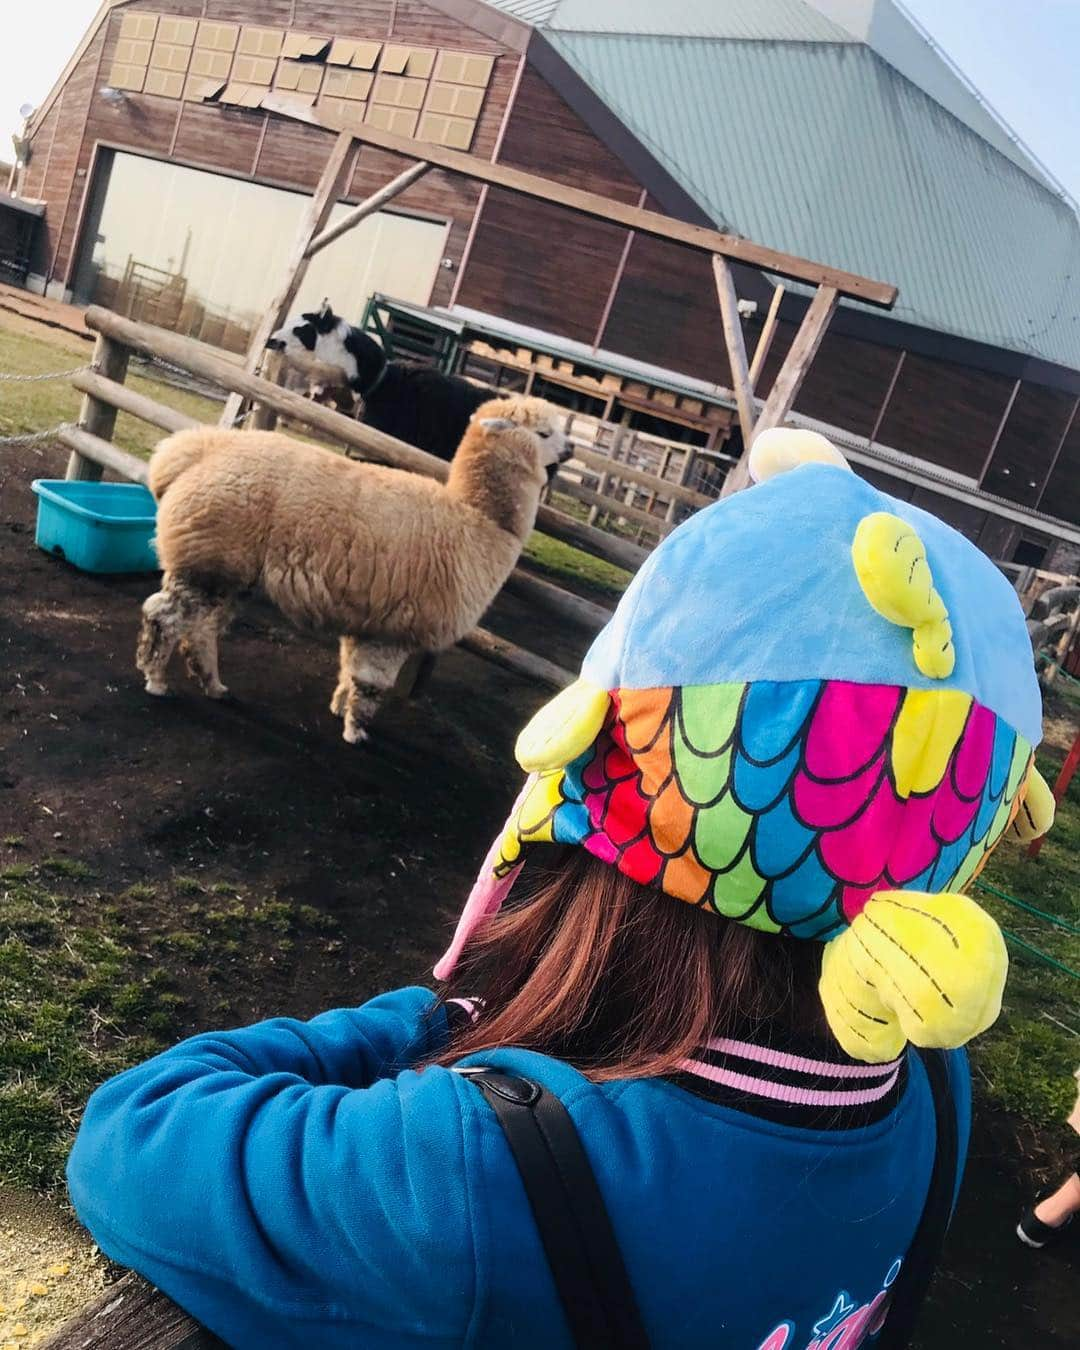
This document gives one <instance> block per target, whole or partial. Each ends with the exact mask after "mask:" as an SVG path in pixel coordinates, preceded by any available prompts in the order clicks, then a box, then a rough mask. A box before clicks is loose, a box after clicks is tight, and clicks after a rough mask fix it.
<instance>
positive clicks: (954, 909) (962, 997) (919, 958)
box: [819, 891, 1009, 1064]
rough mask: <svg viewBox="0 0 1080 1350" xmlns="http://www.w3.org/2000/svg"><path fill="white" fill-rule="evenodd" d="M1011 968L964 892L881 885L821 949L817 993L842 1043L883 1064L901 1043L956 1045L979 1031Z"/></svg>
mask: <svg viewBox="0 0 1080 1350" xmlns="http://www.w3.org/2000/svg"><path fill="white" fill-rule="evenodd" d="M1008 966H1009V958H1008V954H1007V953H1006V950H1005V940H1004V938H1003V937H1002V935H1001V930H1000V929H999V928H998V926H997V924H996V923H995V922H994V920H993V919H992V918H991V917H990V916H989V914H987V913H986V911H985V910H983V909H980V908H979V906H978V905H977V904H976V903H975V902H974V901H973V900H969V899H968V898H967V896H965V895H950V894H945V895H924V894H922V893H920V892H918V891H881V892H879V893H878V894H876V895H875V896H873V898H872V899H871V900H870V901H869V902H868V903H867V905H866V907H865V908H864V909H863V911H862V913H861V914H859V915H858V916H857V917H856V918H855V919H854V921H853V922H852V924H851V926H850V927H849V928H847V929H845V930H844V932H842V933H841V934H840V935H839V936H838V937H836V938H834V939H833V940H832V941H831V942H829V943H828V944H827V945H826V947H825V953H824V956H823V958H822V967H821V982H820V985H819V990H820V993H821V1001H822V1003H823V1004H824V1007H825V1015H826V1017H827V1018H828V1022H829V1026H830V1028H831V1030H832V1033H833V1035H834V1036H835V1037H836V1039H837V1040H838V1041H839V1042H840V1045H841V1046H842V1047H843V1049H844V1050H846V1051H847V1053H848V1054H849V1055H851V1056H852V1057H853V1058H855V1059H861V1060H865V1061H867V1062H868V1063H870V1064H882V1063H884V1062H885V1061H886V1060H890V1059H894V1058H895V1057H896V1056H897V1055H898V1054H899V1053H900V1051H901V1050H902V1049H903V1048H904V1045H905V1044H906V1042H908V1041H911V1042H912V1043H913V1044H914V1045H919V1046H925V1047H937V1048H942V1049H953V1048H955V1047H957V1046H961V1045H963V1044H965V1042H967V1041H969V1040H970V1039H971V1038H972V1036H977V1035H978V1034H979V1032H981V1031H985V1030H986V1028H987V1027H988V1026H990V1025H991V1024H992V1023H993V1022H994V1021H995V1019H996V1018H997V1015H998V1013H999V1012H1000V1011H1001V996H1002V994H1003V992H1004V989H1005V975H1006V972H1007V970H1008Z"/></svg>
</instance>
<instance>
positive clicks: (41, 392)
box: [0, 311, 221, 459]
mask: <svg viewBox="0 0 1080 1350" xmlns="http://www.w3.org/2000/svg"><path fill="white" fill-rule="evenodd" d="M34 327H36V326H35V325H28V324H26V323H25V322H20V321H19V320H18V319H15V318H14V317H13V316H11V315H9V314H7V313H5V312H3V311H0V374H16V375H41V374H44V373H45V372H47V371H60V370H73V369H74V368H75V367H76V366H82V365H87V364H89V362H90V359H91V354H92V352H93V347H92V345H91V343H89V342H83V341H81V340H80V339H78V338H75V337H71V336H70V335H69V334H64V333H55V332H53V331H51V330H48V329H43V330H40V331H41V332H42V333H48V337H44V336H36V335H34V333H33V332H32V331H30V330H32V329H33V328H34ZM127 383H128V384H129V385H130V386H131V388H132V389H135V390H137V391H138V392H139V393H140V394H146V395H147V396H148V397H150V398H153V399H156V400H157V401H158V402H159V403H164V404H167V405H168V406H169V407H170V408H175V409H177V410H179V411H180V412H186V413H188V414H189V415H190V416H192V417H197V418H199V419H200V420H202V421H216V420H217V418H218V415H219V413H220V411H221V405H220V404H219V403H215V402H214V401H213V400H212V399H207V398H203V397H201V396H200V395H198V394H192V393H188V392H187V391H186V390H182V389H175V388H173V386H172V385H169V384H165V383H163V382H162V381H160V380H152V379H147V378H146V377H145V376H142V375H135V374H132V375H129V377H128V379H127ZM0 388H2V389H3V398H2V399H0V436H19V435H23V434H24V433H28V432H38V431H47V430H49V428H51V427H55V426H59V425H60V423H61V422H74V421H75V420H76V418H77V417H78V415H79V404H80V402H81V399H82V395H81V394H79V393H78V392H77V391H76V390H74V389H73V388H72V387H71V385H70V383H69V382H68V381H67V380H64V379H61V380H49V381H47V382H44V383H39V384H23V383H19V384H16V383H3V384H2V385H0ZM163 434H164V433H163V432H161V431H159V430H158V429H157V428H156V427H151V426H147V425H146V423H145V422H139V421H137V420H136V419H135V418H133V417H129V416H128V415H127V414H121V415H120V417H119V418H118V419H117V425H116V435H115V440H116V443H117V445H119V446H122V447H123V449H125V450H129V451H131V453H132V454H135V455H139V456H141V457H142V458H144V459H145V458H147V457H148V456H149V454H150V451H151V450H152V449H153V448H154V446H155V445H156V444H157V442H158V441H159V440H160V439H161V437H162V435H163Z"/></svg>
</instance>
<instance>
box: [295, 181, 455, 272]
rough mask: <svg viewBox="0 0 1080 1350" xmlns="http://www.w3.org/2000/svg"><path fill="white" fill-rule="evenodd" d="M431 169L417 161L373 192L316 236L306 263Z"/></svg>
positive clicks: (308, 250)
mask: <svg viewBox="0 0 1080 1350" xmlns="http://www.w3.org/2000/svg"><path fill="white" fill-rule="evenodd" d="M430 168H431V165H430V164H429V163H428V162H427V160H426V159H421V160H417V162H416V163H415V164H410V165H409V167H408V168H407V169H405V170H404V172H402V173H399V174H398V176H397V177H396V178H393V179H391V180H390V182H389V183H387V185H386V186H385V187H382V188H380V189H379V190H378V192H373V193H372V194H371V196H370V197H367V198H365V199H364V200H363V201H362V202H361V203H360V205H359V206H354V207H353V209H352V210H351V211H350V212H349V214H348V215H347V216H342V218H341V219H340V220H339V221H338V223H337V224H336V225H331V226H330V227H329V229H326V230H323V232H322V234H319V235H316V237H315V238H314V239H313V240H312V241H311V243H310V244H309V245H308V246H307V248H306V249H305V250H304V259H305V261H308V260H310V259H311V258H314V256H315V254H316V253H321V252H322V250H323V249H324V248H326V246H327V244H332V243H333V242H334V240H335V239H340V238H341V236H342V235H343V234H348V232H349V231H350V230H352V229H355V228H356V226H357V225H359V224H360V222H361V221H362V220H367V218H368V216H373V215H374V214H375V212H376V211H378V210H380V208H382V207H384V206H385V205H386V203H387V202H389V201H393V199H394V198H395V197H396V196H398V194H399V193H402V192H404V191H405V189H406V188H407V187H409V186H410V185H411V184H413V183H415V182H416V180H417V179H418V178H423V176H424V174H426V173H427V171H428V169H430Z"/></svg>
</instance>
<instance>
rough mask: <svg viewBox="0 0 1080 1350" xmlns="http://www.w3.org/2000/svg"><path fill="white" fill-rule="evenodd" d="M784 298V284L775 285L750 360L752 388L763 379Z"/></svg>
mask: <svg viewBox="0 0 1080 1350" xmlns="http://www.w3.org/2000/svg"><path fill="white" fill-rule="evenodd" d="M783 298H784V288H783V286H774V287H773V293H772V300H771V301H770V302H769V312H768V313H767V314H766V315H765V322H764V323H763V324H762V326H761V333H760V335H759V337H758V340H757V346H756V347H755V348H754V358H753V360H752V361H751V362H750V388H751V389H756V388H757V386H758V380H760V379H761V372H762V370H764V368H765V362H766V360H767V359H768V355H769V350H770V348H771V347H772V345H773V338H774V337H776V325H777V322H778V321H779V318H780V302H781V300H783Z"/></svg>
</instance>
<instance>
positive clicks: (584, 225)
mask: <svg viewBox="0 0 1080 1350" xmlns="http://www.w3.org/2000/svg"><path fill="white" fill-rule="evenodd" d="M499 163H501V164H509V165H512V166H513V167H514V168H516V169H525V170H527V171H529V172H531V173H539V174H543V175H545V176H546V177H549V178H554V179H557V180H558V181H559V182H561V183H566V184H569V185H570V186H571V187H580V188H588V189H589V190H591V191H593V192H600V193H603V194H605V195H606V196H610V197H614V198H616V199H617V200H618V201H623V202H630V203H635V204H636V203H637V202H638V201H640V199H641V188H640V186H639V184H638V183H637V182H636V181H635V180H634V179H633V177H632V176H631V175H630V173H629V172H628V170H627V169H626V168H625V166H624V165H623V163H622V161H621V160H619V159H617V158H616V156H615V155H613V154H612V153H611V152H610V151H609V150H608V149H607V148H606V147H605V146H604V145H602V144H601V142H600V141H599V140H597V138H596V137H595V136H594V135H593V134H592V132H591V131H589V129H588V128H587V127H586V126H585V124H584V123H583V122H582V121H581V119H580V118H579V117H578V116H577V115H576V113H574V112H573V111H572V110H571V109H570V108H569V107H568V105H567V104H566V103H565V102H564V101H563V99H562V98H560V96H559V95H558V94H556V93H555V91H554V90H553V89H552V88H551V87H550V86H549V85H548V84H547V83H546V82H545V81H544V80H543V79H541V78H540V76H539V75H537V74H536V73H535V71H533V70H532V69H526V71H525V73H524V76H523V78H522V81H521V86H520V88H519V90H518V96H517V99H516V101H515V103H514V109H513V112H512V114H511V117H510V120H509V123H508V125H507V129H506V136H505V139H504V141H503V144H502V148H501V151H500V154H499ZM626 236H627V232H626V231H625V230H623V229H620V228H619V227H618V226H615V225H607V224H605V223H603V222H602V221H591V220H586V219H584V218H583V217H581V216H577V215H575V214H573V213H572V212H570V211H566V210H564V209H562V208H561V207H557V206H550V205H548V204H547V203H546V202H539V201H532V200H530V199H528V198H524V197H518V196H515V195H514V194H512V193H508V192H502V191H499V190H498V189H494V190H492V191H491V192H490V193H489V194H488V197H487V200H486V202H485V204H484V208H483V211H482V213H481V216H480V222H479V226H478V228H477V232H476V238H475V240H474V242H473V247H472V252H471V253H470V255H469V261H468V266H467V267H466V269H465V274H464V276H463V277H462V284H461V289H460V293H459V295H458V302H459V303H460V304H462V305H467V306H468V307H470V308H472V309H479V310H483V311H485V312H486V313H489V314H497V315H500V316H501V317H503V318H507V319H512V320H514V321H515V322H517V323H525V324H530V325H532V326H533V327H536V328H543V329H546V330H548V331H550V332H553V333H559V334H561V335H563V336H564V337H569V338H573V339H575V340H576V341H578V342H587V343H589V344H592V343H594V342H595V341H596V336H597V333H598V331H599V328H600V325H601V321H602V320H603V317H604V311H605V308H606V306H607V304H608V299H609V296H610V294H611V289H612V286H613V284H614V282H615V278H616V273H617V268H618V264H619V258H620V255H621V253H622V251H623V248H624V246H625V243H626Z"/></svg>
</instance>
